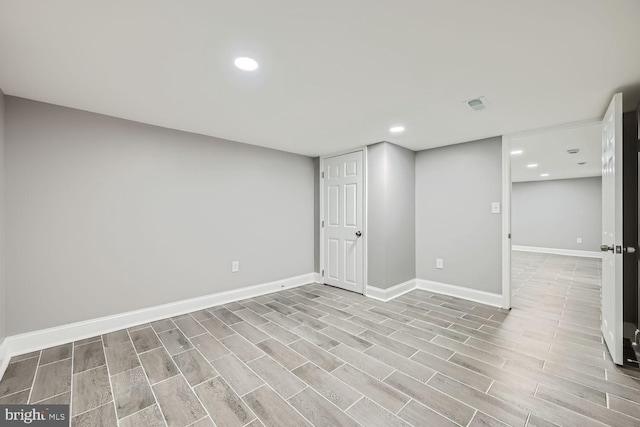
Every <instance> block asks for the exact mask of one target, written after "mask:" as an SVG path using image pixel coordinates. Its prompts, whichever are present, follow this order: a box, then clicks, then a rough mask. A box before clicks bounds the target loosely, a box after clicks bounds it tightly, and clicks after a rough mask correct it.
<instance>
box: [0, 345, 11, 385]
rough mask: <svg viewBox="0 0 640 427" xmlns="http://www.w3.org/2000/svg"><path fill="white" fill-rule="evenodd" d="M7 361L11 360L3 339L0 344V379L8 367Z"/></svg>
mask: <svg viewBox="0 0 640 427" xmlns="http://www.w3.org/2000/svg"><path fill="white" fill-rule="evenodd" d="M9 359H11V356H10V355H9V346H8V345H7V340H6V339H4V340H2V342H0V379H2V376H3V375H4V371H6V370H7V366H9Z"/></svg>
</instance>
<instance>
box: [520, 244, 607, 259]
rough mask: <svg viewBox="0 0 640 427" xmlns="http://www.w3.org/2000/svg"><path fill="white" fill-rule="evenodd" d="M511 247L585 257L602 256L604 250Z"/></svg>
mask: <svg viewBox="0 0 640 427" xmlns="http://www.w3.org/2000/svg"><path fill="white" fill-rule="evenodd" d="M511 249H512V250H514V251H521V252H535V253H541V254H555V255H566V256H578V257H584V258H602V252H595V251H578V250H574V249H557V248H539V247H537V246H519V245H511Z"/></svg>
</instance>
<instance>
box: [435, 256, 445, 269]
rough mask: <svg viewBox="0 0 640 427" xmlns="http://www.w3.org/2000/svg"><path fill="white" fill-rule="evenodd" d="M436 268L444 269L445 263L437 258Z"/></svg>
mask: <svg viewBox="0 0 640 427" xmlns="http://www.w3.org/2000/svg"><path fill="white" fill-rule="evenodd" d="M436 268H439V269H443V268H444V261H443V260H442V259H441V258H436Z"/></svg>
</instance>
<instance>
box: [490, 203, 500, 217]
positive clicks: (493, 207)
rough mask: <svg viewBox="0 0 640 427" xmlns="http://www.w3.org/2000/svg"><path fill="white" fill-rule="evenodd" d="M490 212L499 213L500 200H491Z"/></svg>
mask: <svg viewBox="0 0 640 427" xmlns="http://www.w3.org/2000/svg"><path fill="white" fill-rule="evenodd" d="M491 213H492V214H499V213H500V202H491Z"/></svg>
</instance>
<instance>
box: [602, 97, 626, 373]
mask: <svg viewBox="0 0 640 427" xmlns="http://www.w3.org/2000/svg"><path fill="white" fill-rule="evenodd" d="M602 128H603V130H602V248H601V249H602V251H603V257H602V335H603V336H604V340H605V342H606V343H607V347H608V348H609V352H610V353H611V358H612V359H613V361H614V362H615V363H617V364H618V365H621V364H622V362H623V360H622V357H623V356H622V354H623V335H622V94H621V93H617V94H615V95H614V97H613V99H612V100H611V104H610V105H609V108H608V109H607V113H606V114H605V116H604V119H603V127H602Z"/></svg>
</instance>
